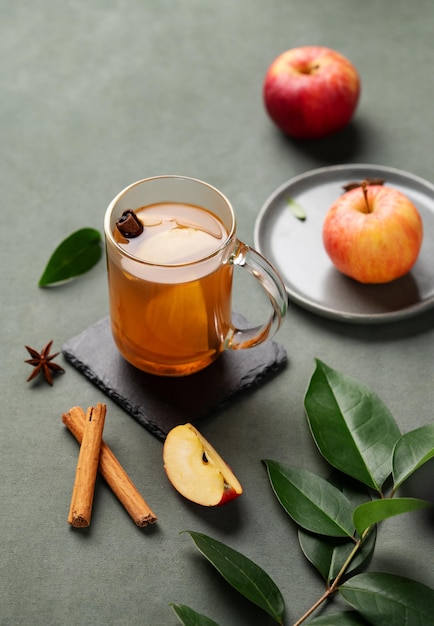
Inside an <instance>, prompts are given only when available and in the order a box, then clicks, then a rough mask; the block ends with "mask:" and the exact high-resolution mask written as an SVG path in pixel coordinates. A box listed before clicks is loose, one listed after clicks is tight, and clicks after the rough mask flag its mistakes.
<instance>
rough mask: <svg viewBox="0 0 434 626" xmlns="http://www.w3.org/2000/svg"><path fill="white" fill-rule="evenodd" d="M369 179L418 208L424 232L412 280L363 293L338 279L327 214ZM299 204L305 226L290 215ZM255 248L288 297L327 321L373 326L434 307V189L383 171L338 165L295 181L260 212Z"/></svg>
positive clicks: (386, 169) (357, 286)
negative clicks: (325, 230)
mask: <svg viewBox="0 0 434 626" xmlns="http://www.w3.org/2000/svg"><path fill="white" fill-rule="evenodd" d="M364 178H384V179H385V184H387V185H390V186H391V187H395V188H396V189H399V190H400V191H402V192H403V193H405V194H406V195H407V196H408V197H409V198H410V199H411V200H412V202H413V203H414V204H415V205H416V207H417V208H418V210H419V212H420V214H421V216H422V220H423V225H424V239H423V244H422V249H421V252H420V255H419V258H418V260H417V262H416V264H415V265H414V266H413V268H412V270H411V272H410V273H409V274H407V276H404V277H403V278H400V279H398V280H396V281H393V282H391V283H388V284H386V285H362V284H360V283H357V282H356V281H354V280H352V279H350V278H347V277H346V276H344V275H343V274H341V273H339V272H338V271H337V270H336V269H335V268H334V266H333V265H332V263H331V261H330V259H329V257H328V256H327V254H326V252H325V250H324V246H323V243H322V224H323V220H324V216H325V214H326V212H327V210H328V208H329V207H330V206H331V205H332V203H333V202H334V201H335V200H336V198H337V197H338V196H339V195H340V194H342V193H343V189H342V187H343V185H345V184H346V183H348V182H350V181H360V180H363V179H364ZM288 199H292V200H293V201H295V202H297V203H298V204H299V205H300V206H301V207H302V208H303V209H304V212H305V214H306V220H305V221H301V220H299V219H297V217H295V216H294V214H293V212H292V211H291V209H290V208H289V205H288ZM254 241H255V247H256V249H257V250H258V251H259V252H261V253H262V254H263V255H264V256H265V257H266V258H267V259H268V260H269V261H270V262H271V263H272V264H273V265H274V266H275V267H276V269H277V270H278V271H279V273H280V275H281V276H282V279H283V281H284V283H285V286H286V290H287V292H288V296H289V298H290V299H291V300H293V301H294V302H296V303H298V304H299V305H301V306H302V307H304V308H306V309H308V310H310V311H313V312H314V313H317V314H319V315H322V316H324V317H329V318H334V319H340V320H343V321H347V322H353V323H363V324H376V323H384V322H388V321H392V320H399V319H404V318H407V317H410V316H413V315H416V314H417V313H420V312H421V311H423V310H425V309H427V308H429V307H431V306H434V185H433V184H431V183H429V182H428V181H426V180H424V179H422V178H419V177H417V176H413V175H412V174H409V173H407V172H403V171H400V170H397V169H394V168H390V167H383V166H380V165H365V164H356V165H336V166H331V167H324V168H320V169H317V170H313V171H310V172H306V173H305V174H301V175H300V176H296V177H295V178H292V179H291V180H289V181H288V182H286V183H285V184H283V185H282V186H281V187H279V188H278V189H277V190H276V191H275V192H274V193H273V194H272V195H271V196H270V197H269V198H268V200H267V201H266V203H265V204H264V206H263V207H262V209H261V211H260V213H259V215H258V218H257V220H256V224H255V231H254Z"/></svg>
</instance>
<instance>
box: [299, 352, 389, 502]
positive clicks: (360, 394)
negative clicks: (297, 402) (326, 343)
mask: <svg viewBox="0 0 434 626" xmlns="http://www.w3.org/2000/svg"><path fill="white" fill-rule="evenodd" d="M304 402H305V408H306V412H307V417H308V421H309V426H310V429H311V432H312V435H313V438H314V440H315V443H316V445H317V446H318V449H319V451H320V452H321V454H322V455H323V456H324V458H325V459H326V460H327V461H328V462H329V463H330V465H332V466H333V467H335V468H337V469H339V470H340V471H342V472H344V473H345V474H348V475H349V476H352V477H353V478H355V479H357V480H359V481H360V482H362V483H363V484H365V485H367V486H368V487H371V488H373V489H375V490H376V491H378V492H379V493H381V486H382V485H383V483H384V481H385V480H386V478H388V476H389V475H390V474H391V472H392V453H393V449H394V447H395V444H396V442H397V441H398V439H399V437H400V431H399V428H398V426H397V424H396V422H395V420H394V418H393V416H392V414H391V413H390V411H389V410H388V409H387V407H386V406H385V405H384V404H383V402H382V401H381V400H380V398H378V396H377V395H376V394H375V393H373V392H372V391H370V390H369V389H368V388H367V387H365V386H364V385H361V384H360V383H358V382H357V381H355V380H353V379H352V378H349V377H347V376H345V375H344V374H341V373H339V372H337V371H335V370H333V369H332V368H331V367H328V366H327V365H326V364H325V363H323V362H322V361H320V360H319V359H317V360H316V370H315V372H314V374H313V376H312V378H311V381H310V384H309V387H308V390H307V392H306V395H305V401H304Z"/></svg>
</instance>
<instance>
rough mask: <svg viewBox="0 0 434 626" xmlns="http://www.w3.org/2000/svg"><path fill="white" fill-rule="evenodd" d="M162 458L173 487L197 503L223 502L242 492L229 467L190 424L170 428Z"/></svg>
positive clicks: (216, 503)
mask: <svg viewBox="0 0 434 626" xmlns="http://www.w3.org/2000/svg"><path fill="white" fill-rule="evenodd" d="M163 461H164V469H165V471H166V474H167V477H168V479H169V480H170V482H171V483H172V485H173V486H174V487H175V489H176V490H177V491H179V493H180V494H182V495H183V496H184V497H185V498H187V499H188V500H191V501H192V502H196V503H197V504H201V505H203V506H215V505H220V504H225V503H226V502H229V501H230V500H233V499H234V498H237V497H238V496H240V495H241V494H242V492H243V489H242V487H241V485H240V483H239V482H238V480H237V478H236V477H235V475H234V473H233V472H232V470H231V469H230V468H229V466H228V465H227V464H226V463H225V461H224V460H223V459H222V458H221V456H220V455H219V454H218V453H217V452H216V451H215V450H214V448H213V447H212V446H211V444H210V443H209V442H208V441H207V440H206V439H205V437H203V436H202V435H201V434H200V432H199V431H198V430H197V429H196V428H195V427H194V426H193V425H192V424H183V425H181V426H176V427H175V428H172V430H170V431H169V433H168V435H167V437H166V440H165V442H164V446H163Z"/></svg>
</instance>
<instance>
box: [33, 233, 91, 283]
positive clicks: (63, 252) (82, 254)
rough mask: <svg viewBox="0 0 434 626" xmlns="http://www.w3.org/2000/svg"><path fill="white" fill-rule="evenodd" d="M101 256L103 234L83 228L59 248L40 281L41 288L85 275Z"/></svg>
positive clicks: (52, 256) (70, 236)
mask: <svg viewBox="0 0 434 626" xmlns="http://www.w3.org/2000/svg"><path fill="white" fill-rule="evenodd" d="M101 255H102V247H101V234H100V233H99V232H98V231H97V230H95V229H93V228H81V229H80V230H77V231H75V232H74V233H72V235H69V237H67V238H66V239H64V240H63V241H62V242H61V243H60V244H59V245H58V246H57V248H56V249H55V251H54V252H53V254H52V255H51V257H50V259H49V261H48V263H47V266H46V268H45V270H44V272H43V274H42V276H41V278H40V279H39V286H40V287H47V286H48V285H52V284H54V283H58V282H60V281H64V280H68V279H69V278H74V277H75V276H79V275H80V274H84V273H85V272H87V271H88V270H90V269H91V268H92V267H93V266H94V265H96V263H98V261H99V260H100V258H101Z"/></svg>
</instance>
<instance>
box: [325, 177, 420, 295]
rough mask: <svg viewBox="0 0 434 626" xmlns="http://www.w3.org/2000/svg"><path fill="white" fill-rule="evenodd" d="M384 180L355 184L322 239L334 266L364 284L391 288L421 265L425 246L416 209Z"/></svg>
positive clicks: (332, 210) (328, 216)
mask: <svg viewBox="0 0 434 626" xmlns="http://www.w3.org/2000/svg"><path fill="white" fill-rule="evenodd" d="M383 182H384V181H381V182H380V181H378V180H374V181H369V180H365V181H362V183H360V184H357V183H350V184H349V185H346V186H345V187H344V189H347V191H346V192H345V193H344V194H343V195H342V196H340V197H339V198H338V199H337V200H336V201H335V202H334V203H333V205H332V206H331V207H330V208H329V210H328V212H327V213H326V216H325V219H324V222H323V230H322V237H323V243H324V247H325V250H326V252H327V254H328V256H329V257H330V259H331V261H332V262H333V264H334V265H335V267H336V268H337V269H338V270H339V271H340V272H342V273H343V274H345V275H347V276H350V277H351V278H353V279H355V280H357V281H358V282H360V283H370V284H381V283H388V282H391V281H392V280H396V279H397V278H400V277H402V276H404V275H406V274H407V273H408V272H409V271H410V270H411V268H412V267H413V265H414V264H415V263H416V261H417V259H418V256H419V252H420V249H421V246H422V241H423V224H422V219H421V216H420V214H419V211H418V210H417V208H416V206H415V205H414V204H413V203H412V202H411V200H410V199H409V198H408V197H407V196H406V195H405V194H404V193H402V192H400V191H398V189H394V188H392V187H387V186H385V185H383Z"/></svg>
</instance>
